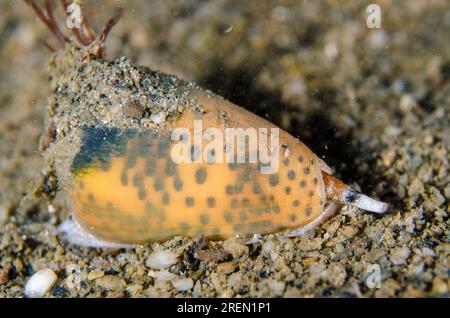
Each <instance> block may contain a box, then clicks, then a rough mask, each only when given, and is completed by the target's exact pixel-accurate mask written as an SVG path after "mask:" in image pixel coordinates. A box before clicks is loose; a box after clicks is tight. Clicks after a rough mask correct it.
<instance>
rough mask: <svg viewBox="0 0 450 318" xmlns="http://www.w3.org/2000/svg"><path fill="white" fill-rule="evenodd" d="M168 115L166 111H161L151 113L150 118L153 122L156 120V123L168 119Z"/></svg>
mask: <svg viewBox="0 0 450 318" xmlns="http://www.w3.org/2000/svg"><path fill="white" fill-rule="evenodd" d="M166 116H167V115H166V113H164V112H159V113H156V114H151V115H150V120H151V121H152V122H154V123H155V124H160V123H162V122H165V121H166Z"/></svg>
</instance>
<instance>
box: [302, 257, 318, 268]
mask: <svg viewBox="0 0 450 318" xmlns="http://www.w3.org/2000/svg"><path fill="white" fill-rule="evenodd" d="M316 260H317V259H316V258H315V257H308V258H305V259H304V260H303V261H302V263H303V265H304V266H310V265H312V264H314V263H315V262H316Z"/></svg>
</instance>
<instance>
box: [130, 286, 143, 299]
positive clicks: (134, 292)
mask: <svg viewBox="0 0 450 318" xmlns="http://www.w3.org/2000/svg"><path fill="white" fill-rule="evenodd" d="M143 289H144V288H143V287H142V285H140V284H134V285H131V286H128V287H127V288H126V290H127V292H128V294H130V296H131V297H135V296H137V295H138V294H139V293H141V292H142V290H143Z"/></svg>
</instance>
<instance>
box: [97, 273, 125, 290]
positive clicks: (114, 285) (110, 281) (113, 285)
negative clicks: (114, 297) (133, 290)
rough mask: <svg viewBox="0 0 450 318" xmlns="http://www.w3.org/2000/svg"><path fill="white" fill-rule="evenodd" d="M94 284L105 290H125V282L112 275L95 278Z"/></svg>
mask: <svg viewBox="0 0 450 318" xmlns="http://www.w3.org/2000/svg"><path fill="white" fill-rule="evenodd" d="M95 283H96V284H97V285H98V286H100V287H102V288H104V289H107V290H121V289H123V288H125V285H126V282H125V280H123V279H122V278H120V277H117V276H114V275H105V276H103V277H100V278H97V279H96V280H95Z"/></svg>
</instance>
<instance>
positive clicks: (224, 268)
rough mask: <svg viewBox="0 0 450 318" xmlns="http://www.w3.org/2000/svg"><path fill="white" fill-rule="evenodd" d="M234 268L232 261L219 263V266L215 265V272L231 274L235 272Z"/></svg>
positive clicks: (235, 266)
mask: <svg viewBox="0 0 450 318" xmlns="http://www.w3.org/2000/svg"><path fill="white" fill-rule="evenodd" d="M236 268H237V264H236V263H235V262H233V261H231V262H225V263H220V264H219V265H217V270H218V271H220V272H222V273H224V274H231V273H233V272H234V271H235V270H236Z"/></svg>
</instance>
